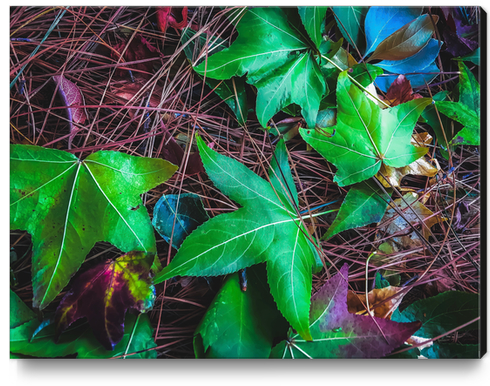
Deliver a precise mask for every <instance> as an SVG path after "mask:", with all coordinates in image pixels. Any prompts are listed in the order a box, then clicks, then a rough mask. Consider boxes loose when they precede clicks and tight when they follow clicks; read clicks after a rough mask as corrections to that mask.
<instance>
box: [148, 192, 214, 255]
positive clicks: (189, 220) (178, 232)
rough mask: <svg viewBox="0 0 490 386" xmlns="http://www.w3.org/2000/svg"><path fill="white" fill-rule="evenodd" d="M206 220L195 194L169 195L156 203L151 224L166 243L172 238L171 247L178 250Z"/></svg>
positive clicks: (206, 217)
mask: <svg viewBox="0 0 490 386" xmlns="http://www.w3.org/2000/svg"><path fill="white" fill-rule="evenodd" d="M179 196H180V198H179ZM177 204H178V208H177ZM208 219H209V216H208V214H207V213H206V210H205V209H204V207H203V205H202V202H201V199H200V198H199V196H198V195H197V194H194V193H184V194H180V195H178V194H169V195H166V196H165V195H164V196H162V197H160V199H159V200H158V202H157V203H156V205H155V208H154V209H153V221H152V224H153V226H154V227H155V229H156V230H157V232H158V233H159V234H160V236H162V237H163V238H164V239H165V241H166V242H167V243H170V238H171V237H172V247H174V248H175V249H179V248H180V245H181V244H182V242H183V241H184V239H185V238H186V237H187V236H188V235H189V234H190V233H191V232H192V231H193V230H194V229H196V228H197V227H198V226H199V225H201V224H202V223H204V222H205V221H206V220H208ZM174 222H175V228H174V231H173V236H172V228H173V225H174Z"/></svg>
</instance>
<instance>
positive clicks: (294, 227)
mask: <svg viewBox="0 0 490 386" xmlns="http://www.w3.org/2000/svg"><path fill="white" fill-rule="evenodd" d="M197 144H198V147H199V153H200V155H201V159H202V161H203V164H204V167H205V169H206V172H207V173H208V175H209V177H210V178H211V180H212V181H213V183H214V184H215V186H216V187H217V188H219V189H220V190H221V191H222V192H223V193H224V194H226V195H227V196H228V197H230V198H231V199H232V200H234V201H236V202H237V203H238V204H240V205H242V207H241V208H240V209H238V210H237V211H235V212H232V213H226V214H221V215H219V216H217V217H214V218H212V219H210V220H209V221H207V222H205V223H204V224H203V225H201V226H200V227H199V228H197V229H196V230H195V231H194V232H192V234H191V235H190V236H189V237H187V238H186V239H185V241H184V242H183V244H182V246H181V247H180V249H179V251H178V253H177V255H176V256H175V257H174V259H173V260H172V262H171V263H170V264H169V265H168V266H167V267H165V268H164V269H163V270H162V272H161V273H159V274H158V275H157V276H156V278H155V283H160V282H162V281H164V280H167V279H169V278H171V277H173V276H177V275H190V276H216V275H224V274H228V273H231V272H236V271H238V270H239V269H242V268H245V267H249V266H251V265H254V264H258V263H262V262H267V265H266V267H267V278H268V283H269V286H270V289H271V293H272V296H273V297H274V300H275V302H276V304H277V307H278V309H279V310H280V311H281V312H282V314H283V315H284V317H285V318H286V319H287V320H288V322H289V323H290V324H291V325H292V326H293V328H295V329H296V330H297V331H298V332H299V333H300V334H301V335H302V336H303V337H304V338H305V339H310V334H309V331H308V312H309V308H310V296H311V283H312V270H313V269H314V268H316V267H318V266H319V265H320V266H321V263H320V262H319V257H318V254H317V252H316V249H315V246H314V244H313V243H312V242H311V240H310V237H309V235H308V232H307V230H306V229H305V227H304V225H303V224H302V222H301V221H300V219H299V218H298V217H297V210H296V208H295V207H296V206H297V202H298V201H297V200H298V198H297V191H296V187H295V184H294V181H293V179H292V176H291V171H290V167H289V164H288V155H287V150H286V146H285V144H284V141H282V140H281V141H280V142H279V143H278V145H277V147H276V151H275V152H274V157H273V158H272V161H271V169H270V172H269V178H270V181H271V182H270V183H269V182H268V181H265V180H264V179H262V178H260V177H259V176H257V175H256V174H255V173H253V172H251V171H250V170H249V169H247V168H246V167H245V166H243V165H242V164H240V163H239V162H237V161H235V160H232V159H230V158H227V157H225V156H223V155H221V154H219V153H216V152H215V151H213V150H211V149H210V148H209V147H207V146H206V145H205V143H204V142H203V140H202V139H201V138H200V137H198V138H197ZM271 185H272V186H271Z"/></svg>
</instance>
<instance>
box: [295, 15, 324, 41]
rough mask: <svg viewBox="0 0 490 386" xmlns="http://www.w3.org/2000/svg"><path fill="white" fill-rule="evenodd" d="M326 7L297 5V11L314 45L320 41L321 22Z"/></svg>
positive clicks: (321, 38)
mask: <svg viewBox="0 0 490 386" xmlns="http://www.w3.org/2000/svg"><path fill="white" fill-rule="evenodd" d="M327 9H328V7H311V6H310V7H298V13H299V16H300V17H301V21H302V22H303V25H304V26H305V29H306V32H308V35H309V36H310V39H311V40H312V41H313V43H315V45H316V46H317V48H318V47H320V44H321V43H322V40H323V37H322V23H323V21H324V20H325V15H326V13H327Z"/></svg>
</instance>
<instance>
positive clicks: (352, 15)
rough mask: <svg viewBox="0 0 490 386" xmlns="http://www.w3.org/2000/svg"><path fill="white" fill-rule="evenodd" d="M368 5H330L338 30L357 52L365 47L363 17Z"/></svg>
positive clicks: (362, 50)
mask: <svg viewBox="0 0 490 386" xmlns="http://www.w3.org/2000/svg"><path fill="white" fill-rule="evenodd" d="M368 10H369V7H332V11H333V13H334V15H335V19H336V20H337V25H338V26H339V29H340V32H342V35H343V36H344V38H346V39H347V41H348V42H349V44H351V45H352V46H354V47H355V48H356V49H358V50H359V52H361V53H362V52H364V49H365V48H366V36H365V35H364V19H365V18H366V14H367V12H368Z"/></svg>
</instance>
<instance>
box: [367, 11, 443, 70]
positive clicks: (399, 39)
mask: <svg viewBox="0 0 490 386" xmlns="http://www.w3.org/2000/svg"><path fill="white" fill-rule="evenodd" d="M438 20H439V16H437V15H432V16H430V15H428V14H425V15H422V16H419V17H418V18H416V19H415V20H414V21H412V22H410V23H408V24H405V25H404V26H403V27H401V28H400V29H399V30H397V31H395V32H393V33H392V34H391V35H390V36H388V37H387V38H386V39H384V40H383V41H382V42H381V43H380V44H379V45H378V46H377V47H376V49H375V50H374V52H373V54H372V55H371V56H370V57H369V61H371V60H375V59H376V60H378V59H382V60H403V59H406V58H408V57H409V56H412V55H415V54H416V53H417V52H419V51H420V50H421V49H422V48H424V46H425V45H426V44H427V43H428V42H429V40H430V38H431V37H432V35H433V34H434V26H435V25H436V23H437V21H438Z"/></svg>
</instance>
